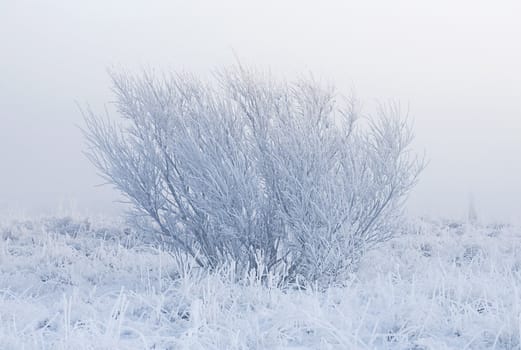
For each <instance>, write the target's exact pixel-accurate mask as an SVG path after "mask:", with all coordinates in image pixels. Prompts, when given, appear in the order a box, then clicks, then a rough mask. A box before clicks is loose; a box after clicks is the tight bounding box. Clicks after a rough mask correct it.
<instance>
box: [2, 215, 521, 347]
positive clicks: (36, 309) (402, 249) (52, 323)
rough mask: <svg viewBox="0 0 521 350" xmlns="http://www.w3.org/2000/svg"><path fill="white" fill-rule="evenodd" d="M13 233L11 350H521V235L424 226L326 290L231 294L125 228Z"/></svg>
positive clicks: (41, 225)
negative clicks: (345, 282)
mask: <svg viewBox="0 0 521 350" xmlns="http://www.w3.org/2000/svg"><path fill="white" fill-rule="evenodd" d="M116 227H118V225H115V224H112V227H110V226H109V227H106V228H104V227H102V226H101V225H99V224H96V223H94V224H90V223H88V222H86V221H81V220H70V219H46V220H45V219H42V220H35V221H32V222H15V223H9V224H7V223H4V224H3V225H2V226H1V228H0V349H2V350H8V349H15V350H19V349H75V350H80V349H219V350H222V349H342V350H345V349H411V350H412V349H416V350H419V349H435V350H441V349H519V348H520V341H521V334H520V328H521V322H520V315H521V299H520V289H521V254H520V251H521V231H520V230H519V229H518V228H515V227H508V226H504V227H502V226H489V227H471V226H469V225H461V224H457V223H450V222H445V223H444V222H426V221H422V222H417V223H415V224H414V225H411V228H410V229H408V230H407V233H406V234H404V235H403V236H401V237H399V238H397V239H395V240H393V241H390V242H387V243H385V244H384V245H382V246H380V247H379V248H378V249H377V250H374V251H372V252H370V253H369V254H368V255H367V256H366V258H365V259H364V261H363V264H362V266H361V268H360V270H359V271H358V272H357V274H356V275H354V276H353V280H352V281H351V282H350V285H349V286H348V287H346V288H342V289H330V290H328V291H326V292H313V291H310V290H296V289H292V290H286V291H282V290H279V289H276V288H269V287H263V286H260V283H258V282H256V281H255V280H254V279H251V280H250V281H249V282H247V283H242V284H238V283H232V282H231V279H232V278H233V276H230V275H229V274H226V273H225V272H222V273H220V274H214V275H205V274H203V273H201V272H200V271H197V270H195V269H191V270H190V269H187V268H186V264H184V263H183V262H180V261H174V259H172V257H171V256H170V255H169V254H167V253H165V252H163V251H161V250H160V249H159V248H157V247H154V246H152V245H150V244H146V243H145V240H141V239H140V238H139V237H136V236H135V235H134V234H133V233H132V232H131V231H130V230H128V229H125V228H124V226H122V225H119V227H120V228H116Z"/></svg>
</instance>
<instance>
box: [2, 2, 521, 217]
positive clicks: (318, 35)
mask: <svg viewBox="0 0 521 350" xmlns="http://www.w3.org/2000/svg"><path fill="white" fill-rule="evenodd" d="M235 55H237V56H238V57H239V58H240V59H241V61H242V62H243V63H245V64H248V65H254V66H259V67H261V68H270V69H271V70H272V71H273V73H275V74H276V75H278V76H281V77H294V76H296V75H298V74H301V73H307V72H313V74H314V75H315V76H316V77H318V78H320V79H321V80H324V81H325V82H333V83H335V84H336V86H337V87H338V89H339V90H340V91H342V92H344V93H346V94H349V93H350V92H351V91H354V92H355V94H356V96H357V97H358V98H359V99H360V100H361V101H362V102H363V106H364V111H365V112H370V111H371V110H373V109H374V106H375V104H376V102H377V101H388V100H396V101H400V102H401V104H402V106H404V109H407V106H408V108H409V113H410V116H411V117H412V118H413V119H414V130H415V135H416V140H415V143H414V147H415V150H417V151H418V152H420V153H422V152H425V153H426V156H427V159H428V160H429V164H428V167H427V169H426V170H425V171H424V173H423V174H422V176H421V178H420V182H419V184H418V186H417V187H416V188H415V190H414V192H413V193H412V195H411V198H410V200H409V203H408V211H409V213H410V214H412V215H428V216H431V217H437V216H448V217H456V218H464V217H465V216H466V213H467V208H468V200H469V195H470V193H473V196H474V198H475V206H476V209H477V211H478V215H479V217H480V218H482V219H484V220H494V219H497V220H516V219H517V218H518V217H519V216H520V214H521V200H520V198H521V181H520V179H521V156H520V155H521V136H520V134H521V63H520V62H521V3H519V2H517V1H494V2H492V1H457V2H455V1H447V0H442V1H436V2H434V1H433V2H420V1H413V0H410V1H361V0H359V1H322V2H318V1H317V2H312V1H296V0H292V1H272V0H270V1H262V2H260V1H259V2H253V1H251V2H250V1H248V2H247V1H239V0H235V1H228V0H227V1H215V2H213V1H161V2H160V1H147V2H145V1H140V2H138V1H123V0H117V1H101V0H94V1H89V2H85V1H56V0H51V1H23V0H1V1H0V212H4V213H8V212H20V211H23V212H24V213H27V214H38V213H47V212H50V213H54V212H56V210H58V209H59V208H60V207H64V208H70V207H72V208H74V209H75V210H77V211H79V212H83V213H92V214H99V213H103V214H113V213H117V212H118V205H117V204H115V203H114V201H115V200H116V199H117V198H118V197H117V195H116V193H115V192H114V191H113V190H112V189H111V188H110V187H109V186H102V187H100V186H96V185H98V184H100V183H102V180H101V179H100V178H99V177H98V176H97V175H96V170H95V169H94V167H93V166H92V165H91V164H90V163H89V162H88V161H87V159H86V157H85V156H84V155H83V154H82V151H85V143H84V140H83V137H82V135H81V132H80V130H79V128H78V126H79V125H81V124H82V115H81V113H80V111H79V109H78V106H77V104H76V103H79V104H81V105H85V104H86V103H87V102H88V103H89V104H90V105H91V106H92V108H93V109H94V110H95V111H99V112H100V113H103V112H104V108H105V107H104V105H105V104H106V103H107V102H110V101H111V100H112V98H113V96H112V95H111V91H110V81H109V78H108V75H107V73H106V69H107V68H108V67H111V66H114V67H116V68H117V67H121V68H125V69H129V70H131V71H137V70H139V69H141V68H143V67H153V68H157V69H163V70H188V71H192V72H195V73H198V74H203V75H204V74H210V73H211V71H212V70H213V69H216V68H219V67H221V66H222V65H228V64H233V63H234V62H235V59H236V58H235Z"/></svg>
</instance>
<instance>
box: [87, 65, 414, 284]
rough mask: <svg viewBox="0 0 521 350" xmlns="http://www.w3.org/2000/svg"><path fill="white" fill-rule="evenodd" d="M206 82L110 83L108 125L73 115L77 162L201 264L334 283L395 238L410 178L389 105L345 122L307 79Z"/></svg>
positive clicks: (151, 79)
mask: <svg viewBox="0 0 521 350" xmlns="http://www.w3.org/2000/svg"><path fill="white" fill-rule="evenodd" d="M214 78H215V79H213V80H211V81H204V80H199V79H197V78H195V77H193V76H191V75H187V74H170V75H164V76H160V77H159V76H156V75H153V74H150V73H143V74H141V75H139V76H134V75H129V74H118V73H112V80H113V84H114V91H115V94H116V106H117V109H118V112H119V114H120V117H121V122H120V123H115V122H114V121H111V120H108V119H107V118H100V117H97V116H96V115H95V114H94V113H93V112H91V111H90V110H89V111H87V113H86V116H85V121H86V129H85V134H86V138H87V140H88V143H89V145H90V151H89V153H88V155H89V157H90V159H91V161H92V162H93V163H94V165H95V166H96V167H97V168H98V169H99V170H100V171H101V173H102V175H103V176H104V177H105V178H106V179H107V180H108V182H110V183H112V184H114V185H115V186H116V188H117V189H119V190H120V191H121V192H122V193H123V194H124V195H125V196H126V197H127V198H128V199H129V201H130V202H131V204H132V206H133V208H134V209H135V215H144V216H146V217H148V218H149V219H150V221H151V222H152V223H153V227H154V228H155V230H156V232H157V234H158V235H159V236H160V237H161V238H162V239H163V240H165V241H166V242H168V243H169V244H170V246H171V248H172V251H181V252H184V253H188V254H189V255H191V256H192V257H193V258H194V259H195V261H196V262H197V263H198V264H199V265H200V266H202V267H207V268H215V267H218V266H219V265H221V264H223V263H230V262H232V263H234V264H235V265H236V267H237V269H244V270H254V271H256V272H257V273H259V274H265V273H268V272H271V271H275V270H278V271H280V270H283V273H285V274H286V275H287V276H288V278H291V279H295V278H298V277H301V278H303V279H305V280H306V281H309V282H319V283H332V282H338V281H341V280H342V279H343V278H345V274H346V273H347V272H349V271H350V270H351V269H352V268H353V267H354V266H356V263H357V261H358V260H359V258H360V257H361V255H362V254H363V252H364V251H365V250H366V249H368V248H370V247H372V246H373V245H374V244H376V243H378V242H382V241H385V240H387V239H389V238H391V237H392V236H393V235H394V234H395V233H396V232H397V230H398V229H397V226H396V224H397V222H398V219H399V218H400V216H401V209H402V207H403V203H404V200H405V198H406V195H407V193H408V192H409V190H410V189H411V188H412V186H413V185H414V184H415V182H416V180H417V176H418V174H419V172H420V170H421V169H422V166H423V163H422V162H421V161H419V160H418V159H417V158H416V157H415V156H412V155H411V152H410V149H409V145H410V143H411V140H412V133H411V130H410V128H409V127H408V125H407V123H406V122H405V121H404V119H403V118H402V115H401V113H400V110H399V108H398V107H397V106H396V105H386V106H382V107H381V108H380V110H379V113H378V115H377V116H376V117H374V118H358V117H357V116H358V113H357V105H356V103H355V101H354V100H353V99H342V98H340V97H339V96H338V95H337V93H336V92H335V90H334V89H333V88H332V87H325V88H324V87H322V86H320V84H318V83H317V82H316V81H314V80H313V79H303V80H298V81H296V82H291V83H289V82H281V81H276V80H274V79H272V78H271V77H270V76H267V75H264V74H261V73H254V72H252V71H250V70H247V69H244V68H243V67H240V66H239V67H237V68H233V69H225V70H222V71H220V72H219V73H217V74H215V76H214Z"/></svg>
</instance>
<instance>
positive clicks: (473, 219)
mask: <svg viewBox="0 0 521 350" xmlns="http://www.w3.org/2000/svg"><path fill="white" fill-rule="evenodd" d="M468 220H469V223H471V224H472V225H475V224H477V223H478V213H477V211H476V205H475V202H474V195H473V194H469V208H468Z"/></svg>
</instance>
